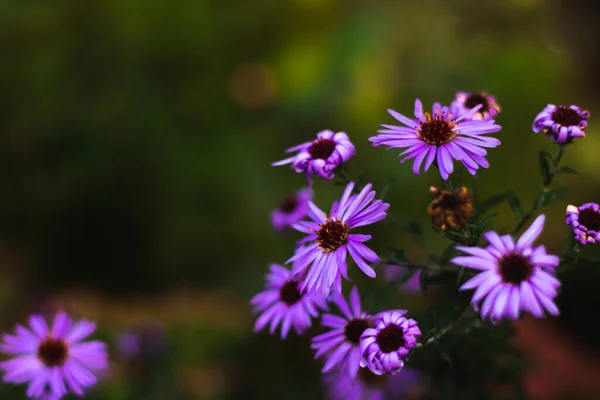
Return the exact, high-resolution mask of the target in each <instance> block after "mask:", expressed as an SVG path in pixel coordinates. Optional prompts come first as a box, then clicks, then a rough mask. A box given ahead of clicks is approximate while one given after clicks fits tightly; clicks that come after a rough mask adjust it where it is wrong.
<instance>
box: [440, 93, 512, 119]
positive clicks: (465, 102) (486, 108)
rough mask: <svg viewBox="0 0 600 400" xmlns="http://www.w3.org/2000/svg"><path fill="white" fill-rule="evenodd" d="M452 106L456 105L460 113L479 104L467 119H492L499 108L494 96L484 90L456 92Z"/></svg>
mask: <svg viewBox="0 0 600 400" xmlns="http://www.w3.org/2000/svg"><path fill="white" fill-rule="evenodd" d="M452 106H453V107H456V108H457V109H458V110H459V113H460V114H461V115H462V114H466V113H468V112H469V111H471V110H472V109H474V108H475V107H477V106H481V107H480V108H479V110H477V112H476V113H475V114H472V115H471V116H470V117H469V119H482V120H488V119H494V118H496V116H497V115H498V114H500V110H501V108H500V106H499V105H498V103H496V99H495V98H494V96H490V95H489V94H487V93H485V92H457V93H456V98H455V99H454V102H452Z"/></svg>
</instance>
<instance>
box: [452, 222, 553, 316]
mask: <svg viewBox="0 0 600 400" xmlns="http://www.w3.org/2000/svg"><path fill="white" fill-rule="evenodd" d="M544 219H545V216H544V215H540V216H539V217H537V218H536V220H535V221H533V223H532V224H531V226H530V227H529V228H528V229H527V230H526V231H525V232H524V233H523V234H522V235H521V237H520V238H519V240H517V243H516V244H515V242H514V241H513V239H512V237H511V236H510V235H504V236H498V234H497V233H496V232H493V231H490V232H486V233H485V234H484V235H483V236H484V237H485V238H486V239H487V240H488V242H489V243H490V244H489V246H487V247H486V248H480V247H465V246H456V248H457V249H458V250H460V251H463V252H465V253H467V254H469V256H460V257H455V258H453V259H452V262H453V263H454V264H456V265H460V266H463V267H467V268H473V269H476V270H479V271H481V272H480V273H479V274H477V275H475V277H473V278H471V279H470V280H469V281H467V282H465V284H463V285H462V286H461V288H460V290H470V289H475V288H477V290H475V293H474V294H473V299H472V300H471V304H472V305H473V308H474V309H475V310H476V311H479V305H478V303H479V302H480V301H482V300H483V305H482V306H481V317H482V318H484V319H485V318H487V317H489V318H490V319H491V320H492V322H496V321H499V320H501V319H503V318H506V319H512V320H516V319H517V318H519V313H520V312H521V311H529V312H530V313H531V314H533V315H534V316H535V317H538V318H540V317H542V316H543V315H544V310H546V311H547V312H548V313H549V314H551V315H558V308H557V307H556V305H555V304H554V298H555V297H556V295H557V289H558V287H559V286H560V282H559V281H558V280H557V279H556V278H555V277H554V276H553V275H554V273H553V270H554V268H556V266H558V264H559V259H558V257H557V256H554V255H550V254H547V253H546V249H545V247H544V246H538V247H533V242H534V241H535V240H536V239H537V238H538V236H539V235H540V233H542V229H543V228H544ZM484 298H485V300H484Z"/></svg>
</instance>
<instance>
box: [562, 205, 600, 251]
mask: <svg viewBox="0 0 600 400" xmlns="http://www.w3.org/2000/svg"><path fill="white" fill-rule="evenodd" d="M567 225H569V226H570V227H571V229H573V233H574V234H575V239H577V241H578V242H579V243H581V244H588V243H596V242H597V241H600V206H599V205H598V204H596V203H585V204H583V205H581V206H579V207H575V206H571V205H570V206H567Z"/></svg>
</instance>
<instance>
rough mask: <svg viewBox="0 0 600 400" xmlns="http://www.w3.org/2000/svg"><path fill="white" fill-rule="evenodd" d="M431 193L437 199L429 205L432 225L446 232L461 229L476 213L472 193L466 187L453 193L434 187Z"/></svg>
mask: <svg viewBox="0 0 600 400" xmlns="http://www.w3.org/2000/svg"><path fill="white" fill-rule="evenodd" d="M429 191H430V192H431V194H433V195H434V196H435V198H434V199H433V200H431V203H429V206H428V207H427V213H428V214H429V217H430V218H431V223H432V224H433V225H435V226H437V227H439V228H441V229H442V230H444V231H446V230H448V229H457V228H460V227H461V226H463V225H465V224H466V223H467V222H469V218H470V217H471V216H472V215H473V214H474V213H475V207H473V199H472V197H471V193H469V191H468V190H467V188H466V187H464V186H463V187H461V188H459V189H457V190H453V191H449V190H439V189H437V188H435V187H433V186H432V187H430V188H429Z"/></svg>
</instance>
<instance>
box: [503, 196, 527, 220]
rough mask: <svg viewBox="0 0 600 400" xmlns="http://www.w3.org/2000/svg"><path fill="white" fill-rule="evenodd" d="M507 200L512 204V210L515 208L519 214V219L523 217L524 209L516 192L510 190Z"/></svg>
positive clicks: (514, 210) (516, 213)
mask: <svg viewBox="0 0 600 400" xmlns="http://www.w3.org/2000/svg"><path fill="white" fill-rule="evenodd" d="M506 200H507V201H508V205H509V206H510V208H511V210H513V212H514V213H515V215H516V216H517V219H518V220H519V221H520V220H521V219H523V210H522V209H521V202H520V201H519V198H518V197H517V195H516V194H515V192H513V191H512V190H509V191H508V193H506Z"/></svg>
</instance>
